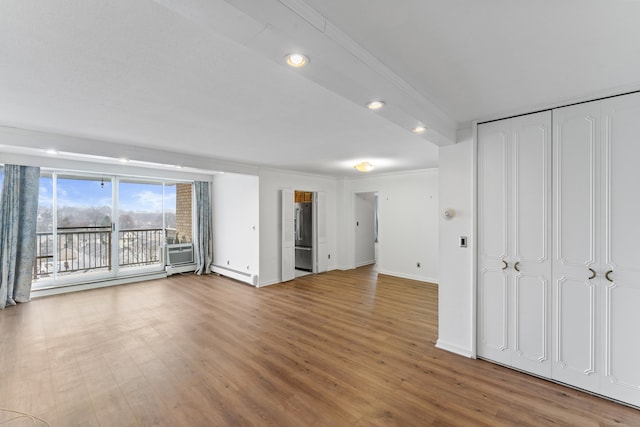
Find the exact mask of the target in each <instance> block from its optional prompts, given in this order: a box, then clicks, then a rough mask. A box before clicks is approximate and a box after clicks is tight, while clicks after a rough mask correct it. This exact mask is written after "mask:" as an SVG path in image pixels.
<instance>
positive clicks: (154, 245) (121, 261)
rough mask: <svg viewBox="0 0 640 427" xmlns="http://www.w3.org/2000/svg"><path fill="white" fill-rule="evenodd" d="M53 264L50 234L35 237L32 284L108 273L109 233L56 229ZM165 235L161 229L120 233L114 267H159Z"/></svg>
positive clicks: (106, 228)
mask: <svg viewBox="0 0 640 427" xmlns="http://www.w3.org/2000/svg"><path fill="white" fill-rule="evenodd" d="M56 234H57V238H56V245H55V246H56V247H57V252H58V257H57V262H56V260H55V259H54V256H53V255H54V244H53V240H54V235H53V233H50V232H49V233H47V232H44V233H37V234H36V260H35V265H34V268H33V278H34V280H37V279H41V278H44V277H50V276H51V275H53V273H54V271H56V272H57V273H58V274H67V273H77V272H94V271H109V270H111V268H112V259H111V258H112V255H111V254H112V247H113V246H112V235H113V233H112V231H111V226H104V227H60V228H58V229H57V233H56ZM164 235H165V231H164V230H163V229H161V228H154V229H131V230H120V231H119V233H118V265H119V266H121V267H133V266H143V265H151V264H157V263H160V262H161V260H162V256H161V251H162V242H163V240H164Z"/></svg>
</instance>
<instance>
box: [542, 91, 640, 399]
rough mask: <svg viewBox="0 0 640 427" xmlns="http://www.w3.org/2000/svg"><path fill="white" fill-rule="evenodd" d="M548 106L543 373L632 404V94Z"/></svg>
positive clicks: (636, 313)
mask: <svg viewBox="0 0 640 427" xmlns="http://www.w3.org/2000/svg"><path fill="white" fill-rule="evenodd" d="M553 114H554V116H553V120H554V205H555V208H554V223H555V227H554V239H553V240H554V250H553V252H554V253H553V337H554V338H553V339H554V348H555V349H554V355H553V368H552V377H553V378H554V379H556V380H559V381H562V382H566V383H568V384H571V385H575V386H578V387H580V388H583V389H586V390H589V391H593V392H596V393H601V394H604V395H606V396H609V397H612V398H615V399H619V400H622V401H625V402H628V403H631V404H634V405H637V406H640V368H639V366H640V365H639V364H638V361H640V338H638V337H639V335H638V331H637V329H638V326H639V325H640V247H639V246H638V242H639V241H640V227H638V218H639V213H640V195H638V183H640V167H638V164H637V159H640V144H639V142H640V95H639V94H633V95H625V96H620V97H614V98H609V99H606V100H603V101H594V102H590V103H585V104H579V105H575V106H570V107H565V108H560V109H557V110H554V113H553Z"/></svg>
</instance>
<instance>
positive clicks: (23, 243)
mask: <svg viewBox="0 0 640 427" xmlns="http://www.w3.org/2000/svg"><path fill="white" fill-rule="evenodd" d="M39 185H40V168H37V167H32V166H16V165H5V166H4V183H3V186H2V199H1V200H0V309H3V308H5V306H7V305H16V303H18V302H27V301H29V299H30V297H31V280H32V278H33V265H34V263H35V258H36V223H37V221H38V191H39Z"/></svg>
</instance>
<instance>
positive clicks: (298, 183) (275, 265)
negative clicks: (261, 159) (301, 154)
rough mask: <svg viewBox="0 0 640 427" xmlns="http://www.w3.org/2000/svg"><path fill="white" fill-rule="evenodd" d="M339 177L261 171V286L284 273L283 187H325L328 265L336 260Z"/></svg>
mask: <svg viewBox="0 0 640 427" xmlns="http://www.w3.org/2000/svg"><path fill="white" fill-rule="evenodd" d="M337 187H338V185H337V180H336V178H333V177H325V176H319V175H311V174H303V173H295V172H287V171H279V170H272V169H263V170H261V171H260V282H259V283H260V286H264V285H271V284H274V283H279V282H280V277H281V271H280V270H281V268H282V261H281V255H282V254H281V246H282V241H281V235H282V224H281V208H282V207H281V194H280V190H282V189H283V188H287V189H290V190H303V191H324V192H325V193H326V195H327V198H326V199H327V200H326V202H327V203H326V211H325V215H326V220H327V223H326V224H327V240H328V242H327V244H328V252H329V255H330V256H331V258H330V259H329V260H328V261H329V263H328V269H329V270H333V269H335V268H336V261H337V256H336V255H337V243H336V235H337V214H336V212H337V210H336V203H337V198H338V195H337Z"/></svg>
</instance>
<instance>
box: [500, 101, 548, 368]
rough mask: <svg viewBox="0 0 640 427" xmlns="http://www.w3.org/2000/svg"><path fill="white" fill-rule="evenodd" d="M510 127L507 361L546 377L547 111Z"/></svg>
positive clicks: (524, 117) (514, 120) (529, 115)
mask: <svg viewBox="0 0 640 427" xmlns="http://www.w3.org/2000/svg"><path fill="white" fill-rule="evenodd" d="M511 129H512V147H513V148H512V153H511V159H512V161H511V165H512V174H511V182H512V184H511V187H512V189H513V191H512V197H511V198H512V202H511V203H512V210H511V212H512V214H511V216H510V217H511V218H512V220H511V236H512V238H511V240H512V241H513V244H512V256H511V257H510V258H511V260H512V261H513V265H512V266H511V268H510V269H509V272H510V274H511V275H513V279H512V280H513V291H512V292H511V294H512V295H511V296H512V300H511V304H510V306H511V315H512V320H511V322H510V323H511V325H512V328H511V329H512V339H513V341H512V342H513V345H512V347H513V352H512V356H511V365H512V366H514V367H516V368H518V369H522V370H525V371H528V372H532V373H535V374H537V375H541V376H547V377H550V376H551V336H550V332H551V299H550V297H551V111H544V112H541V113H537V114H528V115H526V116H521V117H516V118H514V119H512V123H511ZM510 265H511V263H510Z"/></svg>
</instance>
